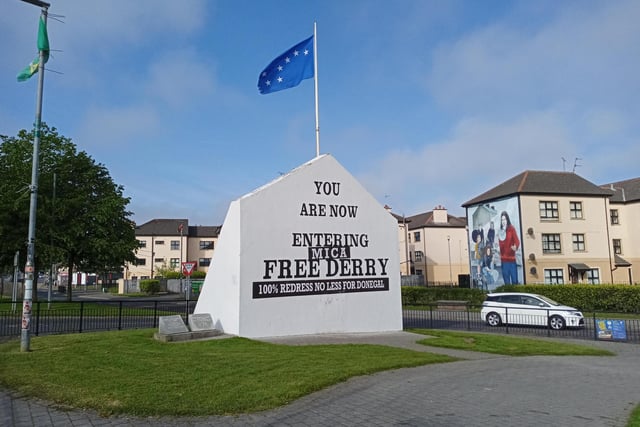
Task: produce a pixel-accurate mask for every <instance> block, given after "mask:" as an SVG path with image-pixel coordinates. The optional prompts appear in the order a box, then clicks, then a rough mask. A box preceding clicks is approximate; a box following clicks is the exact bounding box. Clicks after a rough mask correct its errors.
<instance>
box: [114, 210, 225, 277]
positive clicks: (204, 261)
mask: <svg viewBox="0 0 640 427" xmlns="http://www.w3.org/2000/svg"><path fill="white" fill-rule="evenodd" d="M220 229H221V227H220V226H190V225H189V220H188V219H153V220H151V221H149V222H146V223H144V224H142V225H139V226H137V227H136V238H137V239H138V242H139V243H140V248H139V249H138V250H137V252H136V262H135V264H127V265H126V266H125V279H134V278H138V279H145V278H151V277H155V276H157V273H158V271H159V270H160V269H164V270H171V271H180V269H181V266H182V263H183V262H187V261H189V262H195V263H196V268H195V270H197V271H204V272H206V271H207V270H208V269H209V264H210V263H211V257H212V256H213V250H214V248H215V245H216V241H217V240H218V235H219V234H220Z"/></svg>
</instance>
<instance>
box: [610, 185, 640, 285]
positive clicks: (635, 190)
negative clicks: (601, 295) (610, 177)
mask: <svg viewBox="0 0 640 427" xmlns="http://www.w3.org/2000/svg"><path fill="white" fill-rule="evenodd" d="M601 187H602V188H604V189H608V190H610V191H612V192H613V195H612V196H611V198H609V218H608V221H609V234H610V238H611V247H612V250H613V267H612V272H613V282H614V283H625V282H626V283H638V278H637V277H638V276H637V272H638V269H639V268H640V244H639V242H640V221H639V220H638V218H640V178H633V179H628V180H625V181H618V182H613V183H610V184H605V185H602V186H601ZM633 272H635V273H636V275H635V276H634V274H633Z"/></svg>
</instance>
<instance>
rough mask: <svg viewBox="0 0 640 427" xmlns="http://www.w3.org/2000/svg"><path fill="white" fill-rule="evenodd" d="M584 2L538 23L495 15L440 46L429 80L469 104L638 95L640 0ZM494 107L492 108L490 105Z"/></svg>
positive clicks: (461, 104)
mask: <svg viewBox="0 0 640 427" xmlns="http://www.w3.org/2000/svg"><path fill="white" fill-rule="evenodd" d="M591 5H592V6H593V7H589V8H584V7H583V4H582V3H581V2H577V3H571V4H564V5H563V6H559V7H558V10H559V13H558V14H557V15H556V16H555V17H553V18H552V19H551V20H550V21H545V23H544V24H543V25H541V26H540V27H539V28H537V29H535V30H534V31H530V32H527V31H525V30H523V29H522V28H519V27H515V26H514V25H513V24H511V25H506V24H503V23H496V24H494V25H492V26H489V27H485V28H483V29H481V30H479V31H476V32H473V33H470V34H469V35H467V36H466V37H464V38H462V39H459V40H456V41H455V42H453V43H445V44H442V45H440V46H439V48H438V49H437V50H436V52H435V54H434V66H433V69H432V70H431V72H430V74H429V76H428V78H427V82H428V87H429V89H430V90H431V92H432V94H433V95H435V96H436V97H437V99H438V100H439V102H441V103H442V104H443V105H447V106H449V107H451V108H453V109H456V110H462V111H467V112H469V111H482V110H489V111H499V112H502V113H505V112H509V110H512V109H513V108H514V104H517V105H518V107H520V108H523V107H524V108H540V107H542V108H545V107H547V106H549V105H554V104H557V103H570V104H580V103H584V102H592V103H604V104H606V103H610V102H626V103H630V102H633V103H634V105H637V104H636V99H635V95H632V93H634V91H630V90H629V89H630V88H635V89H636V90H635V93H637V90H638V89H639V88H640V83H639V82H638V79H637V77H636V76H637V75H638V74H639V73H640V27H639V26H638V25H637V22H638V20H640V3H638V2H634V1H618V2H605V3H591ZM486 113H488V112H486Z"/></svg>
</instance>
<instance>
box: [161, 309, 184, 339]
mask: <svg viewBox="0 0 640 427" xmlns="http://www.w3.org/2000/svg"><path fill="white" fill-rule="evenodd" d="M158 327H159V331H160V333H161V334H163V335H171V334H182V333H185V332H189V329H187V325H185V324H184V321H183V320H182V317H180V315H178V314H176V315H173V316H160V317H159V322H158Z"/></svg>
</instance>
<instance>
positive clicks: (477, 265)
mask: <svg viewBox="0 0 640 427" xmlns="http://www.w3.org/2000/svg"><path fill="white" fill-rule="evenodd" d="M467 215H468V217H467V224H469V248H470V250H469V254H470V255H469V258H470V259H469V265H470V266H471V278H472V280H473V284H474V286H475V287H478V288H483V289H486V290H489V291H492V290H494V289H495V288H496V287H498V286H500V285H504V284H517V283H523V277H524V276H523V268H522V245H521V239H520V237H521V235H520V215H519V214H518V199H517V198H516V197H511V198H508V199H502V200H496V201H493V202H490V203H482V204H480V205H473V206H470V207H469V208H468V209H467Z"/></svg>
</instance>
